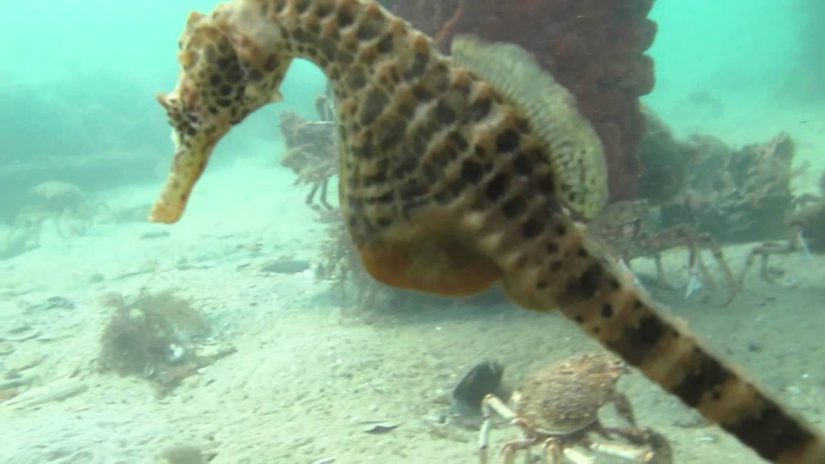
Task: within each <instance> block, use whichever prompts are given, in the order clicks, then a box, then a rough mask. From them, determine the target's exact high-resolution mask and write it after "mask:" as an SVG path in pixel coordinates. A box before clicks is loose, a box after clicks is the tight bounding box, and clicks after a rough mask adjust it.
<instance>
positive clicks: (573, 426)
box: [479, 352, 672, 464]
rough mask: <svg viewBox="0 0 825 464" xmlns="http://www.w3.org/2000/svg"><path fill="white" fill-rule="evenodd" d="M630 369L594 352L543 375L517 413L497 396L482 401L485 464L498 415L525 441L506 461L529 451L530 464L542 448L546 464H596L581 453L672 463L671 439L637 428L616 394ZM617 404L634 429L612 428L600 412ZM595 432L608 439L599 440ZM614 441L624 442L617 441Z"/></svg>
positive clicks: (517, 399) (513, 445)
mask: <svg viewBox="0 0 825 464" xmlns="http://www.w3.org/2000/svg"><path fill="white" fill-rule="evenodd" d="M625 369H626V367H625V364H624V363H623V362H622V361H621V360H620V359H618V358H617V357H615V356H614V355H612V354H610V353H607V352H594V353H587V354H584V355H580V356H576V357H572V358H569V359H565V360H562V361H559V362H556V363H555V364H551V365H550V366H548V367H545V368H543V369H540V370H538V371H537V372H535V373H534V374H533V375H532V376H530V377H529V378H528V379H527V381H526V382H525V383H524V385H523V386H522V388H521V389H519V390H518V391H516V392H514V393H513V397H512V402H513V403H514V404H513V408H510V407H509V406H508V405H507V404H505V403H504V401H502V400H501V399H499V398H498V397H496V396H494V395H487V396H486V397H485V398H484V400H482V411H483V414H484V422H483V424H482V427H481V433H480V437H479V445H480V459H481V464H486V463H487V462H488V456H487V448H488V443H489V435H490V427H491V420H492V416H493V414H497V415H499V416H501V417H502V418H504V419H505V420H507V421H508V422H510V424H512V425H515V426H516V427H518V428H520V429H521V430H522V432H523V433H524V437H523V438H521V439H518V440H513V441H510V442H508V443H507V444H505V445H504V449H503V450H502V454H503V462H504V463H505V464H511V463H513V462H514V460H515V457H516V453H517V452H518V451H520V450H525V451H526V453H527V455H526V456H525V462H532V461H531V459H532V457H531V455H530V452H529V450H530V448H532V447H533V446H536V445H539V444H541V445H542V449H543V458H544V462H548V463H551V464H561V463H563V462H573V463H574V464H592V463H593V462H594V460H593V458H592V457H591V456H590V455H588V454H587V453H585V452H583V451H580V450H579V449H578V448H585V449H587V450H590V451H592V452H594V453H601V454H607V455H612V456H616V457H619V458H624V459H627V460H630V461H632V462H644V463H656V464H665V463H670V462H671V459H672V458H671V456H672V453H671V450H670V445H669V443H668V442H667V440H666V439H665V438H664V437H663V436H661V435H659V434H658V433H656V432H654V431H652V430H650V429H647V428H640V427H638V426H637V425H636V419H635V417H634V414H633V409H632V408H631V406H630V403H629V402H628V401H627V398H626V397H625V396H624V395H622V394H621V393H620V392H618V391H616V383H617V381H618V380H619V377H620V376H621V375H622V373H623V372H624V371H625ZM608 403H612V404H613V405H614V407H615V408H616V412H617V413H618V414H619V415H620V416H621V417H622V418H624V419H625V420H626V421H627V422H628V423H629V424H630V427H629V428H614V427H606V426H604V425H602V424H601V422H600V421H599V417H598V412H599V410H600V409H601V407H602V406H604V405H606V404H608ZM593 433H597V434H599V435H601V436H602V437H603V438H606V439H608V440H594V439H592V438H591V435H593ZM613 437H618V438H621V439H622V440H621V441H619V440H615V439H613Z"/></svg>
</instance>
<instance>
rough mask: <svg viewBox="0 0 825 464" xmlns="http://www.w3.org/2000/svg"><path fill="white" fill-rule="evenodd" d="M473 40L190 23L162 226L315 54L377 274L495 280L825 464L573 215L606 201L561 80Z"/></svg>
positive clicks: (820, 442) (230, 7)
mask: <svg viewBox="0 0 825 464" xmlns="http://www.w3.org/2000/svg"><path fill="white" fill-rule="evenodd" d="M465 44H466V45H465V48H464V49H463V51H464V52H465V55H466V56H470V57H475V58H476V59H473V58H468V59H466V60H465V61H464V62H463V63H462V62H461V60H460V59H459V57H460V56H461V53H456V54H455V55H456V57H455V58H450V57H447V56H444V55H442V54H440V53H439V52H437V50H435V48H434V45H433V43H432V41H431V39H430V38H428V37H427V36H426V35H424V34H423V33H421V32H419V31H417V30H415V29H413V28H412V27H411V26H410V25H409V24H407V23H406V22H405V21H403V20H401V19H400V18H397V17H395V16H393V15H392V14H391V13H389V12H387V11H386V10H384V9H383V8H382V7H380V6H379V5H378V4H377V3H375V2H373V1H369V0H234V1H231V2H228V3H225V4H222V5H219V6H218V7H217V8H216V9H215V11H214V12H212V13H211V14H209V15H203V14H198V13H193V14H192V15H191V16H190V17H189V20H188V23H187V25H186V29H185V31H184V34H183V37H182V39H181V42H180V53H179V61H180V63H181V65H182V73H181V75H180V77H179V80H178V83H177V86H176V88H175V89H174V90H173V91H172V92H171V93H169V94H167V95H161V96H159V97H158V98H159V101H160V103H161V104H162V105H163V106H164V107H165V109H166V112H167V114H168V117H169V121H170V123H171V125H172V126H173V133H174V135H175V141H176V152H175V158H174V163H173V169H172V173H171V175H170V177H169V179H168V181H167V183H166V186H165V188H164V191H163V192H162V194H161V196H160V198H159V199H158V201H157V202H156V204H155V206H154V208H153V210H152V212H151V217H150V219H151V220H153V221H156V222H165V223H172V222H175V221H177V220H178V219H179V218H180V217H181V215H182V214H183V210H184V207H185V205H186V203H187V201H188V199H189V197H190V193H191V192H192V189H193V187H194V185H195V183H196V182H197V180H198V178H199V177H200V175H201V173H202V172H203V170H204V169H205V167H206V164H207V161H208V159H209V156H210V155H211V153H212V150H213V148H214V147H215V145H216V144H217V143H218V141H219V140H220V139H221V137H223V136H224V135H225V134H226V133H227V132H228V131H229V130H230V129H231V128H232V127H233V126H234V125H236V124H238V123H240V122H241V121H242V120H243V119H244V118H245V117H246V116H247V115H249V114H250V113H252V112H254V111H256V110H257V109H258V108H260V107H262V106H264V105H267V104H269V103H271V102H273V101H278V100H279V99H280V94H279V86H280V84H281V82H282V80H283V78H284V75H285V73H286V72H287V68H288V66H289V64H290V62H291V61H292V60H293V59H295V58H305V59H309V60H311V61H313V62H315V63H316V64H317V65H318V66H319V67H320V68H322V69H323V70H324V72H325V73H326V75H327V76H328V77H329V79H330V81H331V83H332V87H333V90H334V94H335V99H336V106H337V112H336V113H337V124H338V129H339V133H340V147H339V150H340V154H339V156H340V163H341V170H340V171H341V174H340V175H341V177H340V187H339V195H340V199H341V208H342V212H343V215H344V217H345V220H346V223H347V227H348V229H349V231H350V235H351V236H352V239H353V241H354V243H355V244H356V246H357V248H358V251H359V254H360V256H361V258H362V260H363V261H364V264H365V265H366V267H367V269H368V271H369V272H370V274H372V276H373V277H375V278H376V279H378V280H380V281H383V282H385V283H388V284H390V285H394V286H397V287H403V288H412V289H417V290H420V291H424V292H431V293H438V294H443V295H466V294H471V293H476V292H479V291H482V290H485V289H487V288H489V287H491V286H493V285H495V284H497V283H500V284H501V285H502V286H503V288H504V289H505V291H506V293H507V294H508V295H509V297H510V298H511V299H512V300H513V301H515V302H516V303H517V304H519V305H521V306H523V307H526V308H529V309H533V310H537V311H546V312H550V311H555V310H560V311H561V312H562V313H563V314H564V316H566V317H567V318H569V319H570V320H572V321H574V322H575V323H576V324H578V326H579V327H580V328H581V329H582V330H584V331H585V332H586V333H587V334H589V335H590V336H591V337H593V338H594V339H596V340H598V341H599V342H600V343H601V344H603V345H604V346H605V347H606V348H607V349H608V350H610V351H613V352H614V353H616V354H618V355H619V356H621V357H622V358H623V359H624V360H626V361H627V362H628V363H629V364H631V365H633V366H635V367H637V368H638V369H639V370H640V371H641V372H642V373H644V375H646V376H647V377H648V378H650V379H651V380H653V381H654V382H656V383H657V384H659V385H660V386H661V387H662V388H663V389H665V390H666V391H668V392H670V393H672V394H674V395H676V396H677V397H678V398H680V399H681V400H682V401H683V402H684V403H685V404H687V405H688V406H690V407H693V408H695V409H697V410H698V411H700V412H701V413H702V414H703V415H704V416H705V417H706V418H708V419H709V420H711V421H713V422H715V423H717V424H719V425H720V426H721V427H722V428H723V429H724V430H726V431H727V432H728V433H730V434H732V435H733V436H735V437H736V438H738V439H739V440H740V441H741V442H742V443H743V444H744V445H746V446H748V447H750V448H751V449H753V450H754V451H755V452H756V453H758V454H759V455H760V456H762V457H763V458H764V459H766V460H769V461H773V462H781V463H811V464H814V463H819V464H821V463H825V439H823V435H822V434H821V432H820V431H818V430H817V429H816V428H815V427H814V426H812V425H811V424H809V423H808V422H806V421H805V420H804V419H802V418H801V417H798V416H796V415H795V414H793V413H792V412H791V411H789V409H788V408H787V407H786V406H784V405H783V404H782V403H781V402H780V401H778V400H777V399H774V398H773V397H771V396H770V395H769V394H768V393H767V392H766V391H765V390H764V389H762V388H760V387H758V386H757V385H756V384H755V383H754V382H753V381H752V380H751V379H750V378H749V377H748V376H747V374H746V373H745V372H743V371H741V370H739V369H737V368H735V367H733V366H732V365H731V364H729V363H728V362H726V361H724V360H722V359H720V358H719V357H718V356H716V355H714V354H713V353H711V352H710V351H709V350H708V349H707V348H706V347H705V346H704V345H703V344H702V343H701V342H700V341H698V340H697V338H696V337H695V336H694V335H693V334H691V333H690V331H689V330H688V329H687V328H686V327H685V326H684V324H681V323H680V322H679V321H677V320H676V319H675V318H673V317H671V316H669V315H668V314H667V311H666V310H665V308H664V307H663V306H662V305H660V304H658V303H656V302H654V301H652V300H651V299H650V298H649V297H648V296H647V295H646V294H644V292H643V291H642V290H641V289H639V288H637V287H636V286H635V285H634V284H633V282H632V281H631V280H630V279H629V278H628V277H627V276H626V275H625V274H623V273H622V271H621V270H620V269H618V268H617V267H616V266H615V265H614V264H613V261H612V260H611V259H609V258H608V256H607V255H606V253H605V252H603V251H602V250H600V249H599V248H598V247H597V245H595V244H594V243H593V242H591V241H590V240H589V239H588V237H587V233H586V230H585V228H584V227H582V226H579V225H577V223H576V222H575V221H574V219H575V218H574V214H576V213H577V212H578V213H581V214H584V215H587V214H588V213H592V212H593V211H594V210H597V209H598V207H599V206H600V203H601V202H603V198H602V197H603V195H602V194H601V193H600V192H601V191H602V187H603V186H602V185H601V181H602V180H603V179H602V175H601V174H599V172H598V171H599V169H600V167H599V163H598V162H597V161H596V160H597V158H598V157H597V156H594V155H597V154H598V153H597V152H591V153H588V152H587V148H586V147H587V144H586V143H584V142H583V141H585V140H586V134H587V132H588V131H587V129H586V128H585V127H584V126H583V124H584V123H583V122H582V121H581V120H580V118H579V119H577V118H576V117H575V115H573V114H568V116H569V119H570V120H564V119H565V118H563V117H559V116H558V115H559V114H561V115H564V114H565V110H564V109H563V108H562V109H561V110H560V111H557V110H558V108H556V110H552V111H549V112H547V111H545V110H543V107H544V106H545V105H543V104H540V103H541V100H540V98H542V97H541V96H542V95H543V91H544V90H548V91H549V90H552V89H550V87H548V86H552V83H551V82H550V81H551V79H549V78H548V77H546V76H544V77H542V75H541V71H540V69H539V67H538V65H537V64H536V63H535V62H532V63H531V62H529V59H527V58H529V56H528V55H527V54H526V53H521V54H520V53H517V52H513V49H512V48H508V47H507V46H504V47H496V46H485V45H484V44H483V43H482V42H480V41H472V40H468V41H465ZM474 50H475V51H474ZM496 50H498V51H501V52H502V53H501V55H502V56H501V57H500V58H495V57H494V56H493V55H494V53H493V52H496ZM508 50H509V51H508ZM476 52H477V53H476ZM488 52H489V53H488ZM485 56H487V57H488V58H489V59H488V61H489V62H487V63H486V65H485V59H484V58H483V57H485ZM479 57H482V58H481V59H478V58H479ZM496 59H500V61H490V60H496ZM519 76H521V77H519ZM525 76H526V77H525ZM525 82H526V83H529V84H531V86H535V87H536V88H532V89H531V88H527V89H525V88H524V87H523V85H524V83H525ZM528 87H530V86H528ZM537 99H539V100H537ZM537 103H538V104H537ZM551 106H552V105H551ZM562 106H563V105H562ZM567 113H570V112H569V111H567ZM554 118H555V119H554ZM582 134H584V135H582ZM577 137H584V138H579V139H577Z"/></svg>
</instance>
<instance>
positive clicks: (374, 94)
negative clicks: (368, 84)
mask: <svg viewBox="0 0 825 464" xmlns="http://www.w3.org/2000/svg"><path fill="white" fill-rule="evenodd" d="M388 102H389V99H388V98H387V96H386V95H384V92H382V91H381V90H378V89H376V88H373V89H370V90H369V91H367V97H366V98H365V99H364V104H363V106H362V107H361V115H360V117H359V118H358V121H359V122H360V123H361V125H362V126H368V125H370V124H372V123H373V122H375V120H376V119H377V118H378V116H379V115H380V114H381V113H382V112H383V111H384V108H385V107H386V106H387V103H388Z"/></svg>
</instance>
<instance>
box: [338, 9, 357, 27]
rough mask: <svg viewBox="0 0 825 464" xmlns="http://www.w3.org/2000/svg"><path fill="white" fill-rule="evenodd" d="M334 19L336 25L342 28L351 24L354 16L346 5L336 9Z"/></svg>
mask: <svg viewBox="0 0 825 464" xmlns="http://www.w3.org/2000/svg"><path fill="white" fill-rule="evenodd" d="M335 21H336V22H337V23H338V27H339V28H340V29H343V28H345V27H349V26H351V25H352V23H353V22H354V21H355V17H354V16H353V13H352V11H350V10H349V8H348V7H342V8H339V9H338V14H337V15H336V16H335Z"/></svg>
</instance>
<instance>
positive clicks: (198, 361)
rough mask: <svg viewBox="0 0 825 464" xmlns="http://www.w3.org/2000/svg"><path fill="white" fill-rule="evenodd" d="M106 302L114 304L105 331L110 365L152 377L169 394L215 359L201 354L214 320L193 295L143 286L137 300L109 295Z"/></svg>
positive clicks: (105, 363)
mask: <svg viewBox="0 0 825 464" xmlns="http://www.w3.org/2000/svg"><path fill="white" fill-rule="evenodd" d="M104 304H105V305H106V306H108V307H110V308H112V309H113V310H114V312H113V313H112V316H111V318H110V319H109V322H108V324H107V325H106V327H105V328H104V329H103V334H102V336H101V352H100V363H101V367H102V368H103V369H104V370H111V371H114V372H116V373H118V374H120V375H122V376H133V377H138V378H142V379H146V380H149V381H150V382H152V383H154V384H155V386H156V387H157V388H158V392H159V393H160V394H165V393H168V392H169V391H171V390H173V389H174V388H175V387H177V385H179V384H180V382H181V381H182V380H183V379H184V378H186V377H189V376H190V375H192V374H194V373H195V372H196V371H197V369H198V368H200V367H203V366H204V365H206V364H210V363H211V359H209V358H204V357H201V356H198V355H197V354H196V347H197V343H198V341H200V340H202V339H204V338H205V337H207V336H209V334H210V333H211V328H210V325H209V323H208V321H207V320H206V318H205V317H204V316H203V314H202V313H201V312H200V311H199V310H197V309H196V308H195V307H193V306H192V304H191V302H190V301H189V300H188V299H184V298H180V297H178V296H175V295H174V293H173V291H171V290H166V291H162V292H157V293H149V292H141V293H140V295H138V296H137V297H136V298H134V299H133V300H131V301H128V300H127V299H126V298H124V297H122V296H121V295H117V294H113V295H108V296H107V297H106V298H105V300H104Z"/></svg>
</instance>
